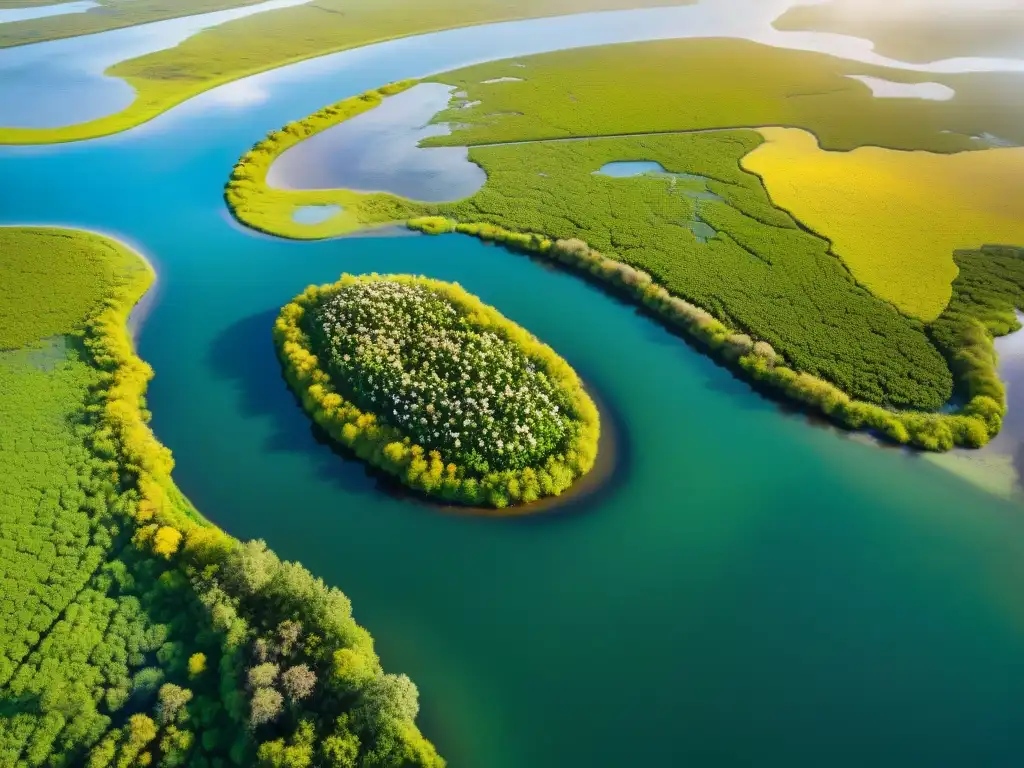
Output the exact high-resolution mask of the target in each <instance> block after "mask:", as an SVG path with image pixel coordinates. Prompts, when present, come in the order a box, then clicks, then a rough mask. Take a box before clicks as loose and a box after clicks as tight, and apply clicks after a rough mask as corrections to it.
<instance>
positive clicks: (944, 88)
mask: <svg viewBox="0 0 1024 768" xmlns="http://www.w3.org/2000/svg"><path fill="white" fill-rule="evenodd" d="M847 77H848V78H849V79H851V80H858V81H859V82H862V83H864V85H866V86H867V87H868V88H870V89H871V94H872V95H873V96H874V97H875V98H878V99H927V100H929V101H949V100H950V99H952V98H953V97H954V96H956V91H954V90H953V89H952V88H950V87H949V86H948V85H943V84H942V83H894V82H893V81H892V80H883V79H882V78H880V77H871V76H870V75H847Z"/></svg>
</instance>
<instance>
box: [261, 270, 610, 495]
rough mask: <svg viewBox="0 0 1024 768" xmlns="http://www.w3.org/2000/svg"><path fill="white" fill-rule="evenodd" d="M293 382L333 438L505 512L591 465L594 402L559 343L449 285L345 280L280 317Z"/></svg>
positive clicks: (413, 478) (429, 489) (281, 344)
mask: <svg viewBox="0 0 1024 768" xmlns="http://www.w3.org/2000/svg"><path fill="white" fill-rule="evenodd" d="M274 339H275V342H276V344H277V348H278V353H279V356H280V358H281V362H282V365H283V366H284V371H285V378H286V379H287V380H288V382H289V384H290V385H291V386H292V388H293V389H294V391H295V392H296V394H297V395H298V396H299V398H300V400H301V401H302V404H303V406H304V408H305V409H306V411H307V412H308V413H309V414H310V415H311V417H312V418H313V420H314V421H316V423H317V424H319V425H320V426H321V427H322V428H323V429H324V430H325V431H326V432H327V434H328V435H329V436H330V437H331V438H332V439H333V440H334V441H336V442H337V443H340V444H341V445H344V446H345V447H347V448H349V449H351V450H352V451H353V452H354V453H355V454H356V455H357V456H358V457H359V458H361V459H363V460H364V461H367V462H369V463H370V464H372V465H374V466H376V467H378V468H380V469H382V470H384V471H385V472H387V473H389V474H391V475H394V476H395V477H397V478H399V479H400V480H401V481H402V482H403V483H405V484H406V485H408V486H409V487H411V488H414V489H416V490H418V491H422V492H423V493H426V494H429V495H432V496H436V497H438V498H440V499H444V500H446V501H451V502H457V503H460V504H466V505H473V506H480V505H487V506H492V507H496V508H499V509H500V508H504V507H507V506H509V505H510V504H519V503H522V504H528V503H530V502H533V501H536V500H538V499H540V498H543V497H547V496H556V495H559V494H561V493H562V492H563V491H565V490H566V489H568V488H569V487H570V486H571V485H572V484H573V482H575V481H576V480H577V479H578V478H580V477H582V476H583V475H584V474H586V473H587V472H589V471H590V469H591V468H592V467H593V465H594V460H595V459H596V457H597V448H598V438H599V434H600V423H599V417H598V412H597V408H596V407H595V405H594V403H593V402H592V401H591V399H590V398H589V397H588V396H587V394H586V392H585V391H584V390H583V385H582V383H581V382H580V380H579V377H578V376H577V375H576V373H575V372H574V371H573V370H572V368H571V367H570V366H569V365H568V363H566V362H565V361H564V360H562V358H560V357H559V356H558V355H557V354H556V353H555V352H554V351H553V350H552V349H551V348H549V347H547V346H545V345H543V344H541V343H540V342H539V341H537V339H536V338H534V337H533V336H532V335H530V334H529V333H528V332H527V331H525V330H524V329H522V328H520V327H519V326H518V325H516V324H515V323H513V322H511V321H510V320H508V319H506V318H505V317H503V316H502V315H501V314H500V313H498V312H497V311H496V310H494V309H493V308H491V307H489V306H487V305H486V304H483V303H482V302H481V301H480V300H479V299H477V298H476V297H475V296H472V295H470V294H469V293H467V292H466V291H464V290H463V289H462V288H461V287H459V286H458V285H455V284H450V283H444V282H440V281H437V280H430V279H427V278H423V277H412V276H409V275H389V276H379V275H369V276H361V277H356V276H353V275H342V277H341V279H340V280H339V281H338V282H337V283H334V284H331V285H324V286H310V287H309V288H307V289H306V290H305V291H304V292H303V293H302V294H300V295H299V296H297V297H296V298H295V299H294V300H293V301H292V302H291V303H290V304H288V305H286V306H285V307H284V309H282V311H281V314H280V316H279V317H278V320H277V322H276V324H275V326H274Z"/></svg>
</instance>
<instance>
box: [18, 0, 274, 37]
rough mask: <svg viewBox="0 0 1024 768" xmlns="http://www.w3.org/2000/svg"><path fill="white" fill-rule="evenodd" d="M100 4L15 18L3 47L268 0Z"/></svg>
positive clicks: (103, 0)
mask: <svg viewBox="0 0 1024 768" xmlns="http://www.w3.org/2000/svg"><path fill="white" fill-rule="evenodd" d="M97 1H98V3H99V5H98V6H97V7H95V8H90V9H89V10H87V11H85V12H84V13H69V14H66V15H62V16H47V17H44V18H41V19H27V20H25V21H11V22H7V23H5V24H2V25H0V48H10V47H12V46H16V45H28V44H31V43H39V42H43V41H45V40H59V39H61V38H65V37H77V36H78V35H91V34H95V33H97V32H107V31H109V30H112V29H123V28H124V27H132V26H135V25H136V24H148V23H150V22H153V21H164V20H166V19H176V18H178V17H180V16H191V15H194V14H197V13H210V12H211V11H223V10H226V9H228V8H239V7H244V6H246V5H256V4H257V3H262V2H264V0H178V2H174V3H168V2H166V1H165V0H130V2H119V0H97ZM65 2H70V0H65ZM53 4H54V0H40V1H39V2H29V1H28V0H13V1H12V0H0V8H24V7H29V6H39V5H53Z"/></svg>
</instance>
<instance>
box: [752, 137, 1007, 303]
mask: <svg viewBox="0 0 1024 768" xmlns="http://www.w3.org/2000/svg"><path fill="white" fill-rule="evenodd" d="M761 133H762V134H763V135H764V136H765V138H766V139H767V141H766V142H765V143H764V144H762V145H761V146H760V147H758V148H757V149H756V150H755V151H754V152H752V153H751V154H749V155H747V156H746V157H744V158H743V161H742V162H743V167H744V168H745V169H747V170H749V171H752V172H754V173H756V174H758V175H759V176H761V178H762V179H763V180H764V183H765V186H766V187H767V188H768V193H769V194H770V195H771V197H772V200H774V201H775V204H776V205H778V206H781V207H782V208H785V209H786V210H788V211H790V212H791V213H792V214H793V215H794V216H795V217H796V218H797V219H799V220H800V221H801V222H803V223H804V224H806V225H807V226H809V227H811V228H812V229H813V230H814V231H815V232H818V233H819V234H822V235H824V236H825V237H827V238H828V239H829V240H831V241H832V244H833V251H834V252H835V253H836V255H838V256H839V257H840V258H842V259H843V261H844V262H845V263H846V265H847V266H848V267H849V268H850V271H851V272H853V275H854V277H856V278H857V280H858V281H859V282H861V283H862V284H863V285H865V286H867V287H868V288H869V289H870V290H871V291H872V292H873V293H874V294H875V295H877V296H880V297H882V298H883V299H886V300H887V301H890V302H892V303H893V304H895V305H896V306H897V307H898V308H899V309H900V310H902V311H903V312H906V313H907V314H910V315H913V316H915V317H918V318H920V319H922V320H925V321H930V320H934V319H935V318H936V317H938V316H939V314H940V313H941V312H942V310H943V309H944V308H945V306H946V304H947V303H948V301H949V297H950V284H951V283H952V282H953V278H955V277H956V266H955V265H954V263H953V252H954V251H956V250H958V249H966V248H978V247H980V246H982V245H984V244H985V243H1024V215H1022V205H1024V149H1019V148H1012V149H989V150H985V151H980V152H962V153H958V154H954V155H940V154H932V153H927V152H893V151H891V150H886V149H879V148H877V147H862V148H860V149H856V150H854V151H852V152H825V151H822V150H821V149H820V148H819V146H818V144H817V142H816V141H815V140H814V137H813V136H812V135H811V134H809V133H806V132H804V131H799V130H795V129H785V128H766V129H763V130H762V131H761Z"/></svg>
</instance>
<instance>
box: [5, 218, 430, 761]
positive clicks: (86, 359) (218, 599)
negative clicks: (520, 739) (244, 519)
mask: <svg viewBox="0 0 1024 768" xmlns="http://www.w3.org/2000/svg"><path fill="white" fill-rule="evenodd" d="M6 238H7V240H6V241H7V242H8V243H9V244H11V245H12V259H11V260H10V262H11V265H15V264H16V261H15V259H14V258H13V256H14V254H17V255H18V256H19V257H29V258H30V257H31V255H32V254H33V253H37V252H39V251H43V252H45V254H46V255H47V256H48V257H49V259H50V261H59V260H60V258H59V257H61V256H63V255H64V249H66V248H78V249H85V250H88V251H89V252H90V253H91V254H92V255H93V256H95V257H96V258H97V259H98V260H104V261H106V260H109V261H110V264H109V265H107V266H109V267H110V270H109V274H108V275H107V276H108V278H109V279H108V280H107V281H106V282H105V283H104V284H103V286H102V291H101V293H102V295H101V297H100V300H99V302H98V305H96V306H94V307H91V306H90V304H92V303H95V302H88V303H87V302H79V304H78V306H79V307H80V308H81V313H86V312H87V313H88V314H85V315H84V316H83V315H81V314H80V316H79V318H78V319H77V321H75V322H71V319H70V318H71V314H70V313H69V312H65V313H64V314H63V315H62V317H61V318H59V319H60V322H61V324H62V325H61V327H59V328H58V330H60V331H63V332H64V333H73V334H75V335H76V336H77V338H76V339H74V340H73V341H72V342H69V345H68V350H67V357H66V359H64V360H62V361H61V362H60V364H59V365H56V366H55V367H54V369H53V370H52V371H41V370H39V369H38V368H37V367H35V366H32V365H26V366H24V368H25V370H24V371H22V372H14V373H13V374H12V371H11V370H10V368H9V367H8V365H9V364H10V361H8V362H5V364H4V366H0V374H2V375H0V388H5V391H6V393H7V395H9V396H10V397H14V398H15V400H14V401H12V404H15V403H16V404H17V405H18V406H19V408H18V411H17V412H16V414H15V415H16V418H15V420H14V423H17V424H20V425H22V426H23V427H24V428H25V431H26V432H27V433H29V436H28V437H24V438H23V437H21V436H20V435H14V433H13V431H12V430H11V429H9V428H8V429H7V430H6V431H4V433H3V434H4V436H7V437H8V438H9V439H8V440H7V441H6V445H0V468H2V469H3V471H5V472H6V473H7V474H5V475H4V478H5V480H7V481H9V482H7V483H6V485H5V490H7V491H12V493H7V494H6V496H5V498H4V499H2V500H0V512H2V513H3V516H4V519H5V524H7V525H8V526H9V527H10V526H13V527H11V530H12V531H14V533H12V535H15V534H17V535H18V538H19V539H21V545H22V547H23V552H22V554H23V555H24V558H23V561H24V562H22V560H18V561H17V562H14V561H12V562H14V564H15V566H16V567H14V568H13V569H12V568H9V569H8V571H11V573H8V574H6V575H5V578H4V579H3V584H2V586H3V589H4V590H5V591H4V594H5V597H10V598H11V600H8V606H7V607H8V609H10V610H9V611H8V613H7V614H6V615H5V616H3V617H2V618H4V619H5V620H6V621H7V624H8V625H9V626H10V627H25V628H26V630H27V631H26V632H24V633H22V632H10V633H8V635H9V637H7V638H6V640H7V642H5V643H0V695H2V697H3V698H4V701H5V707H6V708H7V710H8V711H7V712H6V713H5V714H7V715H9V716H10V717H9V718H8V719H9V720H10V722H13V723H15V724H17V727H16V728H0V754H3V755H5V756H6V755H13V756H14V757H17V756H18V755H19V754H22V755H23V756H24V760H25V761H26V764H32V765H44V764H45V765H83V766H86V765H87V766H89V768H105V767H109V766H129V765H131V766H136V765H139V766H143V765H154V766H156V765H159V766H166V767H167V768H170V767H171V766H182V765H196V766H208V765H220V766H227V765H237V766H255V765H260V766H296V767H298V766H310V765H314V764H320V765H336V766H356V765H358V766H361V767H363V768H386V767H389V766H398V765H402V766H409V767H410V768H413V767H417V766H418V767H421V768H443V765H444V761H443V760H442V759H441V758H440V757H439V756H438V755H437V752H436V750H435V749H434V747H433V746H432V745H431V744H430V742H429V741H427V740H426V739H425V738H424V737H423V735H422V734H421V733H420V731H419V729H418V728H417V726H416V723H415V718H416V715H417V713H418V706H419V705H418V697H417V691H416V688H415V686H414V685H413V684H412V682H411V681H410V680H409V679H408V678H407V677H405V676H403V675H389V674H385V673H384V672H383V670H382V669H381V666H380V662H379V659H378V658H377V656H376V654H375V652H374V650H373V641H372V638H371V637H370V635H369V633H367V632H366V630H365V629H363V628H362V627H360V626H358V624H356V622H355V620H354V619H353V618H352V615H351V605H350V603H349V601H348V599H347V598H346V597H345V595H343V594H342V593H341V592H340V591H339V590H337V589H336V588H332V587H329V586H327V585H326V584H324V583H323V581H321V580H320V579H317V578H316V577H314V576H313V575H312V574H311V573H309V571H307V570H306V569H305V568H303V567H302V566H301V565H299V564H297V563H289V562H283V561H281V560H280V559H278V558H277V557H276V556H275V555H274V554H273V553H272V552H270V551H269V550H268V549H267V548H266V545H265V544H263V543H262V542H249V543H247V544H242V543H241V542H238V541H236V540H234V539H232V538H231V537H229V536H228V535H227V534H225V533H223V532H222V531H220V530H219V529H217V528H216V527H214V526H212V525H210V524H209V523H208V522H207V521H205V520H204V519H203V518H202V517H201V516H200V515H199V513H198V512H196V510H195V509H194V508H192V506H191V505H190V504H189V503H188V501H187V500H186V499H185V498H184V497H183V496H182V495H181V493H180V492H179V491H178V490H177V488H176V487H175V486H174V483H173V480H172V478H171V474H170V473H171V469H172V467H173V461H172V459H171V455H170V453H169V451H167V449H166V448H164V447H163V446H162V445H161V444H160V443H159V442H158V441H157V439H156V437H155V436H154V434H153V432H152V430H151V429H150V428H149V426H148V420H149V414H148V411H147V410H146V409H145V399H144V396H145V390H146V387H147V384H148V382H149V380H150V378H151V377H152V375H153V371H152V369H151V368H150V367H149V366H148V365H146V364H145V363H144V362H143V361H142V360H140V359H139V358H138V357H137V356H136V355H135V351H134V349H133V346H132V342H131V339H130V337H129V335H128V333H127V329H126V321H127V318H128V313H129V312H130V310H131V308H132V307H133V306H134V305H135V303H136V302H137V301H138V299H139V298H140V297H141V296H142V295H143V294H144V293H145V291H146V290H147V288H148V287H149V285H150V283H151V282H152V279H153V272H152V270H150V269H149V268H148V267H146V265H145V264H144V263H142V262H141V260H139V259H138V258H137V256H135V255H134V254H132V253H131V252H130V251H128V249H126V248H124V247H123V246H120V245H119V244H117V243H115V242H113V241H110V240H108V239H106V238H102V237H100V236H98V235H91V234H88V233H77V232H71V231H67V230H49V229H47V230H34V229H22V228H19V229H12V230H11V232H9V233H7V235H6ZM23 245H25V246H27V247H25V248H22V246H23ZM72 267H73V268H75V269H79V275H80V277H81V278H82V279H84V280H93V279H96V275H97V272H96V271H95V270H91V269H90V270H85V269H80V267H79V266H78V265H76V264H74V263H72ZM57 269H65V270H66V269H69V267H67V265H64V266H62V267H58V268H57ZM0 271H3V270H0ZM100 273H102V274H107V273H106V272H105V271H104V270H101V272H100ZM9 282H10V281H9ZM66 282H68V281H66ZM13 284H14V283H12V285H13ZM89 290H92V288H90V289H89ZM12 295H16V297H17V302H18V303H24V302H32V301H35V300H36V296H35V293H34V291H33V290H32V289H31V287H30V288H29V289H28V290H15V291H14V294H12ZM50 298H51V299H52V300H53V301H61V300H66V298H65V297H64V296H63V295H62V296H58V297H56V298H54V297H50ZM75 301H78V298H77V295H76V296H75ZM44 309H45V307H44ZM65 318H67V319H65ZM37 327H38V328H41V329H43V330H44V331H46V330H48V327H47V326H45V325H43V324H39V325H38V326H37ZM35 351H36V350H33V349H29V350H23V352H25V353H35ZM19 354H21V353H12V355H11V360H13V359H14V357H16V356H18V355H19ZM26 359H30V358H26ZM19 377H20V378H19ZM25 377H29V378H25ZM51 378H52V379H53V380H52V381H51V380H50V379H51ZM11 381H16V382H19V383H20V382H30V383H31V384H32V385H34V386H29V387H24V386H15V387H13V391H12V389H11V387H10V382H11ZM41 382H42V383H43V386H42V387H40V386H39V385H40V383H41ZM47 387H49V388H50V389H51V390H52V391H49V392H46V391H44V392H42V397H41V398H35V399H33V398H34V397H35V395H36V393H35V392H27V391H24V390H26V389H46V388H47ZM10 397H8V399H10ZM30 403H32V404H33V406H34V408H35V410H34V411H29V410H28V409H27V408H24V406H27V405H28V404H30ZM6 426H7V427H10V426H11V422H10V421H8V422H7V424H6ZM40 427H42V429H40ZM33 431H35V432H37V433H40V434H31V432H33ZM8 433H11V435H8ZM14 437H17V438H18V444H19V445H20V443H21V442H25V444H26V445H27V444H29V443H31V444H32V445H34V446H36V447H37V448H45V449H46V450H45V451H44V450H38V451H35V452H30V454H31V455H30V456H29V457H28V458H29V459H30V460H31V464H36V465H40V466H29V465H28V463H27V462H26V461H24V460H22V456H21V454H24V452H23V451H15V450H14V448H15V447H16V446H15V443H13V442H11V440H12V439H13V438H14ZM0 442H3V441H2V440H0ZM4 448H6V449H7V450H4ZM12 458H15V460H14V461H12ZM43 461H45V464H42V462H43ZM12 467H13V469H15V470H16V472H15V473H12V472H11V471H10V470H11V468H12ZM47 519H48V522H47V523H46V524H45V525H41V524H40V523H41V522H43V521H46V520H47ZM19 520H32V521H34V522H33V524H32V525H26V524H21V523H19V522H18V521H19ZM29 536H31V539H32V540H30V539H29ZM48 536H49V537H52V538H51V539H50V540H47V537H48ZM23 565H24V566H25V567H22V566H23ZM15 572H17V573H15ZM41 585H42V587H46V588H45V589H42V588H41ZM35 595H41V596H42V597H43V602H41V603H40V602H38V601H36V602H32V601H31V600H29V599H25V598H29V597H31V596H35ZM15 598H16V599H15ZM11 611H16V612H11ZM11 620H13V621H14V622H15V623H13V624H12V623H11ZM12 759H14V758H13V757H12ZM0 762H3V760H0ZM5 764H6V763H5Z"/></svg>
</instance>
